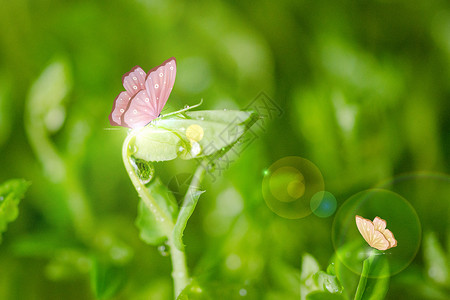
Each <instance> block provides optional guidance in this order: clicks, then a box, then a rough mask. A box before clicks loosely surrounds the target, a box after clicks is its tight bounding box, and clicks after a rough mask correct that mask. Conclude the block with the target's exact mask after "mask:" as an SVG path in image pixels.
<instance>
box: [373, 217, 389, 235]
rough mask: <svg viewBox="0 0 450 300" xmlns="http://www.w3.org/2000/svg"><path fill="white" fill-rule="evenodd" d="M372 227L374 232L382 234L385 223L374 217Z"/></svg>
mask: <svg viewBox="0 0 450 300" xmlns="http://www.w3.org/2000/svg"><path fill="white" fill-rule="evenodd" d="M373 226H374V227H375V230H378V231H379V232H383V231H384V230H385V229H386V221H385V220H383V219H382V218H379V217H375V219H373Z"/></svg>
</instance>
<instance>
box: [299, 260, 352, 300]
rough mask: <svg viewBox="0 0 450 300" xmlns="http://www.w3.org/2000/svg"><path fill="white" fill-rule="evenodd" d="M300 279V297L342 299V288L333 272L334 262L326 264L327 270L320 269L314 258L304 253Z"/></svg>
mask: <svg viewBox="0 0 450 300" xmlns="http://www.w3.org/2000/svg"><path fill="white" fill-rule="evenodd" d="M300 280H301V284H300V295H301V298H302V299H317V300H319V299H344V298H343V297H342V296H341V293H342V290H343V288H342V286H341V284H340V282H339V280H338V279H337V277H336V275H335V274H334V264H330V265H329V266H328V268H327V272H324V271H320V266H319V263H318V262H317V261H316V259H315V258H314V257H313V256H312V255H310V254H308V253H305V254H303V258H302V272H301V276H300Z"/></svg>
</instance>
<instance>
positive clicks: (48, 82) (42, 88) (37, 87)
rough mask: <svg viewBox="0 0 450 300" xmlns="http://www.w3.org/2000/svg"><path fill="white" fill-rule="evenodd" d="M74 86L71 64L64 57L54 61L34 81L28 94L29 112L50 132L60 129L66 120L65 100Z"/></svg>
mask: <svg viewBox="0 0 450 300" xmlns="http://www.w3.org/2000/svg"><path fill="white" fill-rule="evenodd" d="M71 86H72V80H71V77H70V70H69V65H68V63H67V62H66V61H65V60H64V59H56V60H55V61H54V62H52V63H51V64H50V65H49V66H48V67H47V68H46V69H45V70H44V71H43V72H42V74H41V75H40V76H39V78H38V79H37V80H36V81H35V82H34V83H33V85H32V87H31V89H30V92H29V96H28V108H27V109H28V113H29V115H30V116H32V118H33V121H34V122H36V121H37V120H40V121H42V122H43V123H44V125H45V126H46V128H47V130H48V131H50V132H56V131H58V130H59V129H60V128H61V126H62V125H63V123H64V120H65V116H66V113H65V107H64V105H63V100H64V99H65V97H66V96H67V94H68V92H69V90H70V89H71Z"/></svg>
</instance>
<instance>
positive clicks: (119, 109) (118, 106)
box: [109, 91, 131, 126]
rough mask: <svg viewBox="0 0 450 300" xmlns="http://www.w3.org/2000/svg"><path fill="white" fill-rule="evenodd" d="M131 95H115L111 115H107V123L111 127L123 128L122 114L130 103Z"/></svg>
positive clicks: (124, 93)
mask: <svg viewBox="0 0 450 300" xmlns="http://www.w3.org/2000/svg"><path fill="white" fill-rule="evenodd" d="M130 99H131V95H130V94H129V93H128V92H126V91H124V92H121V93H120V94H119V95H117V97H116V99H115V100H114V104H113V109H112V112H111V114H110V115H109V123H111V125H113V126H124V123H123V114H124V113H125V110H126V109H127V107H128V104H129V102H130Z"/></svg>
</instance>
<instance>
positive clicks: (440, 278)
mask: <svg viewBox="0 0 450 300" xmlns="http://www.w3.org/2000/svg"><path fill="white" fill-rule="evenodd" d="M423 255H424V260H425V267H426V271H427V274H428V276H429V277H430V278H431V279H432V280H433V281H435V282H436V283H438V284H440V285H446V284H448V281H449V269H448V261H447V257H446V256H445V252H444V249H443V248H442V246H441V244H440V243H439V241H438V239H437V237H436V234H435V233H434V232H428V233H427V234H426V235H425V238H424V250H423Z"/></svg>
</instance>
